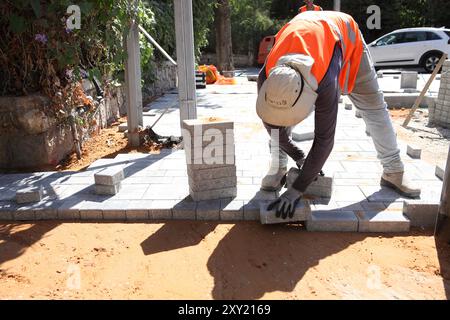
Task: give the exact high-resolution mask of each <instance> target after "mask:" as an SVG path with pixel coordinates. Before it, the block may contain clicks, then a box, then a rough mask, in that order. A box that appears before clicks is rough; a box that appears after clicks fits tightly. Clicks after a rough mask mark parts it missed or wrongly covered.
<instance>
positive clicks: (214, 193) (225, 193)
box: [190, 187, 237, 201]
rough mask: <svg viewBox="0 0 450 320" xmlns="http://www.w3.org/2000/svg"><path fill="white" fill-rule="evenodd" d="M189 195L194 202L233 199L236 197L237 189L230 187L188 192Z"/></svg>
mask: <svg viewBox="0 0 450 320" xmlns="http://www.w3.org/2000/svg"><path fill="white" fill-rule="evenodd" d="M190 195H191V197H192V199H193V200H194V201H202V200H216V199H224V198H234V197H236V195H237V188H236V187H231V188H223V189H215V190H208V191H198V192H195V191H192V190H190Z"/></svg>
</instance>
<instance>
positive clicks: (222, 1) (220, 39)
mask: <svg viewBox="0 0 450 320" xmlns="http://www.w3.org/2000/svg"><path fill="white" fill-rule="evenodd" d="M215 26H216V54H217V69H218V70H219V71H233V70H234V61H233V45H232V38H231V7H230V1H229V0H218V1H217V8H216V9H215Z"/></svg>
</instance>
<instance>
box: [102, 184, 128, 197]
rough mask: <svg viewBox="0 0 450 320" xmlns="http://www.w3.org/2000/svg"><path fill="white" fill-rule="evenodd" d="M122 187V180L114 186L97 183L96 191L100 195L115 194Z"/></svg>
mask: <svg viewBox="0 0 450 320" xmlns="http://www.w3.org/2000/svg"><path fill="white" fill-rule="evenodd" d="M121 188H122V184H121V183H120V182H119V183H118V184H115V185H113V186H108V185H103V184H96V185H95V193H96V194H98V195H105V196H114V195H116V194H118V193H119V191H120V189H121Z"/></svg>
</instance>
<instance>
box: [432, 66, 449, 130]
mask: <svg viewBox="0 0 450 320" xmlns="http://www.w3.org/2000/svg"><path fill="white" fill-rule="evenodd" d="M429 115H430V118H429V122H430V124H432V125H436V126H440V127H444V128H450V60H447V61H445V62H444V66H443V67H442V75H441V86H440V89H439V95H438V99H437V101H436V104H435V105H434V107H430V109H429Z"/></svg>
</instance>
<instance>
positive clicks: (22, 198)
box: [16, 186, 44, 204]
mask: <svg viewBox="0 0 450 320" xmlns="http://www.w3.org/2000/svg"><path fill="white" fill-rule="evenodd" d="M43 194H44V188H43V187H42V186H37V187H29V188H24V189H20V190H18V191H17V192H16V202H17V203H19V204H22V203H32V202H39V201H41V200H42V197H43Z"/></svg>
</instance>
